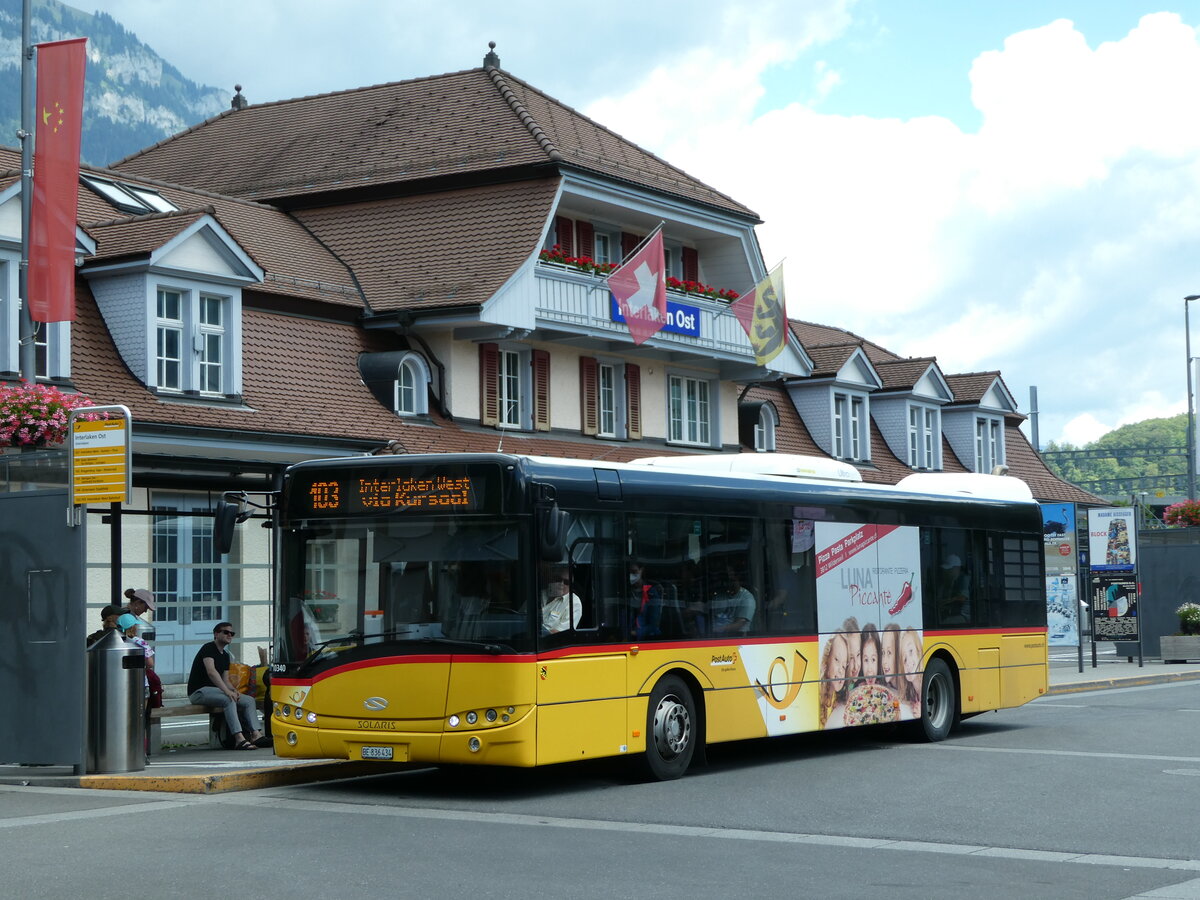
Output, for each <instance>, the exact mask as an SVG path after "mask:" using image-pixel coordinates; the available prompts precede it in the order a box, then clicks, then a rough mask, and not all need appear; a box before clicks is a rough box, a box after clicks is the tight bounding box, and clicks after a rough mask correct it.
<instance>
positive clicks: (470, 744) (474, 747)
mask: <svg viewBox="0 0 1200 900" xmlns="http://www.w3.org/2000/svg"><path fill="white" fill-rule="evenodd" d="M480 746H481V745H480V743H479V738H477V737H473V738H471V739H470V740H469V741H467V749H468V750H470V751H471V752H472V753H478V752H479V748H480Z"/></svg>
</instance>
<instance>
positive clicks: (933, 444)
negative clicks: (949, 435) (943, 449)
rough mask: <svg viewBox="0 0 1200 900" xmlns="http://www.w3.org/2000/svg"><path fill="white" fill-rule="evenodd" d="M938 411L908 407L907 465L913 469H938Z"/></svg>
mask: <svg viewBox="0 0 1200 900" xmlns="http://www.w3.org/2000/svg"><path fill="white" fill-rule="evenodd" d="M938 434H939V429H938V411H937V409H936V407H932V406H924V405H920V404H916V403H913V404H910V405H909V407H908V465H909V467H910V468H913V469H936V468H938V467H939V466H938V454H937V448H938Z"/></svg>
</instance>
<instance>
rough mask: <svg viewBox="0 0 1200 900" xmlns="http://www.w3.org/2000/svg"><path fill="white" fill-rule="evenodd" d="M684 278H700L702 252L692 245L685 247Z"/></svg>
mask: <svg viewBox="0 0 1200 900" xmlns="http://www.w3.org/2000/svg"><path fill="white" fill-rule="evenodd" d="M683 280H684V281H699V280H700V254H699V253H697V252H696V251H695V250H693V249H692V248H691V247H684V248H683Z"/></svg>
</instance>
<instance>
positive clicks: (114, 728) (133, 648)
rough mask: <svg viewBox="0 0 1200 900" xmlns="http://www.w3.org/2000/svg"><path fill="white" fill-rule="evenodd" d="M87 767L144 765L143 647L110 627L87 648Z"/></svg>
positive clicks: (123, 769) (138, 767)
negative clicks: (108, 630) (110, 629)
mask: <svg viewBox="0 0 1200 900" xmlns="http://www.w3.org/2000/svg"><path fill="white" fill-rule="evenodd" d="M87 657H88V660H87V663H88V664H87V673H88V716H87V719H88V741H87V770H88V772H105V773H109V772H140V771H141V770H142V769H144V768H146V652H145V651H144V650H143V649H142V648H141V647H139V646H138V645H137V644H134V643H132V642H130V641H127V640H125V639H124V638H123V637H122V636H121V633H120V632H119V631H116V630H115V629H114V630H113V631H110V632H108V634H106V635H104V637H102V638H100V639H99V640H97V641H96V642H95V643H94V644H92V646H90V647H88V648H87Z"/></svg>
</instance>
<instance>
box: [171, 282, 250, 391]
mask: <svg viewBox="0 0 1200 900" xmlns="http://www.w3.org/2000/svg"><path fill="white" fill-rule="evenodd" d="M230 304H231V298H230V297H228V296H222V295H219V294H216V293H207V292H203V291H197V290H188V289H184V288H177V287H172V286H160V287H159V288H158V289H157V292H156V298H155V321H154V327H155V344H154V346H155V357H154V363H155V365H154V374H155V383H154V385H153V386H154V387H156V388H158V390H160V391H165V392H166V391H169V392H179V393H198V394H204V395H208V396H214V395H217V396H224V395H226V394H232V393H236V391H235V389H234V387H233V385H232V383H231V375H230V372H229V366H228V359H229V357H230V347H229V341H230V339H229V333H228V328H227V323H228V322H229V321H230V308H229V307H230Z"/></svg>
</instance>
